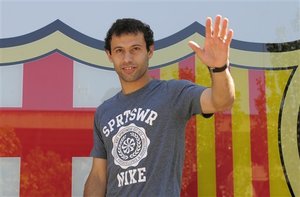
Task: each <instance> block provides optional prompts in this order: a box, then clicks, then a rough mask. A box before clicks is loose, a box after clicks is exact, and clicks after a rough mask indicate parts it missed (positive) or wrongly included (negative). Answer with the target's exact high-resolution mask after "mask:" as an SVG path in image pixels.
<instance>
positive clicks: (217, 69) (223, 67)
mask: <svg viewBox="0 0 300 197" xmlns="http://www.w3.org/2000/svg"><path fill="white" fill-rule="evenodd" d="M227 67H228V66H227V64H225V65H224V66H222V67H218V68H211V67H209V70H210V71H211V72H213V73H220V72H223V71H224V70H226V68H227Z"/></svg>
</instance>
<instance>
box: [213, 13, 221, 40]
mask: <svg viewBox="0 0 300 197" xmlns="http://www.w3.org/2000/svg"><path fill="white" fill-rule="evenodd" d="M220 22H221V16H220V15H217V16H216V19H215V25H214V32H213V37H214V38H217V37H219V34H220Z"/></svg>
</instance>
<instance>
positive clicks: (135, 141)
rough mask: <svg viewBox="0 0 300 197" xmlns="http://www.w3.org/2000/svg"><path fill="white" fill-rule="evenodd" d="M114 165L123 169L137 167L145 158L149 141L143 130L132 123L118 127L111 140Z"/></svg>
mask: <svg viewBox="0 0 300 197" xmlns="http://www.w3.org/2000/svg"><path fill="white" fill-rule="evenodd" d="M112 142H113V149H112V155H113V157H114V163H115V164H116V165H119V166H120V167H121V168H123V169H127V168H128V167H130V166H137V165H138V164H139V162H140V161H141V160H142V159H144V158H145V157H146V156H147V150H148V146H149V144H150V140H149V138H148V137H147V135H146V132H145V129H144V128H142V127H138V126H136V125H135V124H134V123H132V124H130V125H128V126H125V127H120V129H119V131H118V132H117V134H116V135H115V136H114V137H113V138H112Z"/></svg>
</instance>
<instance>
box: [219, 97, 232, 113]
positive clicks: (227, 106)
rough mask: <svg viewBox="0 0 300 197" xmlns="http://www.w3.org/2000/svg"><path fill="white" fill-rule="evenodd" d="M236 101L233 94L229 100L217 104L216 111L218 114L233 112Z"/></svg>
mask: <svg viewBox="0 0 300 197" xmlns="http://www.w3.org/2000/svg"><path fill="white" fill-rule="evenodd" d="M234 101H235V94H232V95H230V96H229V97H228V98H227V99H224V100H223V102H215V109H216V111H218V112H222V111H227V110H231V108H232V107H233V104H234Z"/></svg>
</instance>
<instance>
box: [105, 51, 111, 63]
mask: <svg viewBox="0 0 300 197" xmlns="http://www.w3.org/2000/svg"><path fill="white" fill-rule="evenodd" d="M105 52H106V55H107V57H108V59H109V61H110V62H112V57H111V54H110V51H109V50H105Z"/></svg>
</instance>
